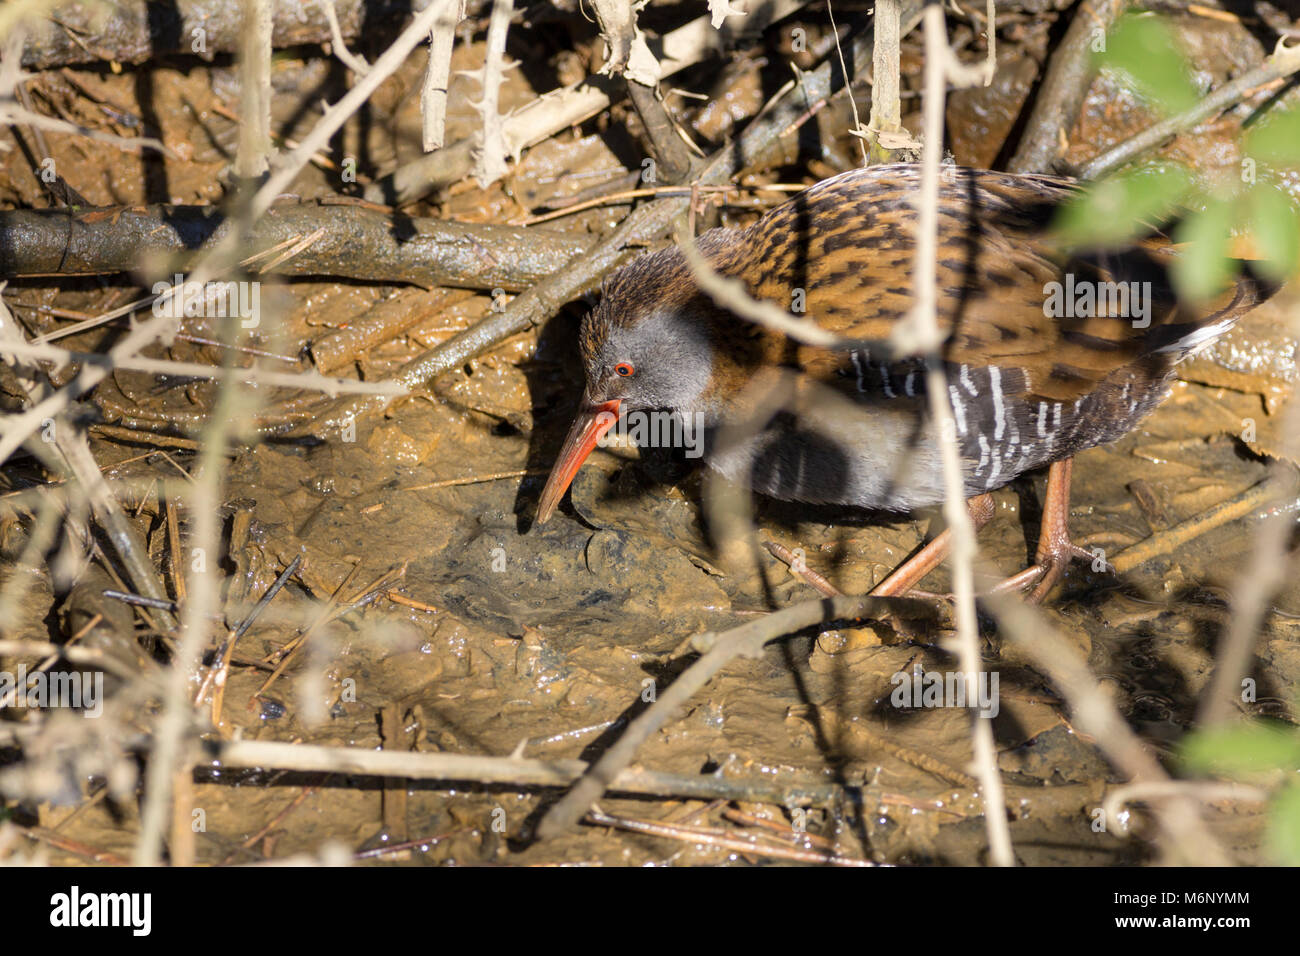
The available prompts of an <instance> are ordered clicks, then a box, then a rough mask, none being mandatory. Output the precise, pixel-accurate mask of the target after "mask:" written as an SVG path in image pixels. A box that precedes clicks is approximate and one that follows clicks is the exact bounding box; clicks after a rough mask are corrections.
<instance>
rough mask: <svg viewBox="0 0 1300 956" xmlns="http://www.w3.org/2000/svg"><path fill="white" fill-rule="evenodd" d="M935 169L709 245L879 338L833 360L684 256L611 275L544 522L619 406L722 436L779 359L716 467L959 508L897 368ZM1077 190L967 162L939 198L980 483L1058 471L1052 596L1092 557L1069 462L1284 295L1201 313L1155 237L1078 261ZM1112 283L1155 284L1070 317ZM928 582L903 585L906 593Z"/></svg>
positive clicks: (941, 292) (706, 249) (959, 391)
mask: <svg viewBox="0 0 1300 956" xmlns="http://www.w3.org/2000/svg"><path fill="white" fill-rule="evenodd" d="M919 177H920V174H919V168H918V167H915V166H912V165H892V166H877V167H872V168H869V169H859V170H853V171H850V172H847V173H843V174H841V175H839V176H835V177H833V178H831V179H828V180H825V181H823V182H821V183H818V184H817V185H815V186H813V187H811V188H810V189H808V190H807V191H805V192H803V193H801V194H799V195H798V196H796V197H795V198H793V199H792V200H790V201H789V202H787V203H785V204H783V205H781V206H779V207H777V208H775V209H773V210H771V211H770V212H768V213H767V214H766V215H764V216H763V217H762V218H761V219H759V220H758V221H757V222H756V223H754V224H753V225H752V226H750V227H749V228H747V229H743V230H728V229H714V230H711V231H709V232H706V233H705V234H704V235H702V236H701V237H700V238H699V240H698V244H699V248H700V250H701V252H702V253H703V254H704V256H705V257H706V258H707V259H708V261H709V262H710V263H711V264H712V266H713V268H714V269H715V270H717V271H718V272H720V273H722V274H724V275H727V276H731V277H734V278H738V279H740V280H741V281H742V282H743V283H744V285H745V287H746V289H747V290H748V292H749V293H750V295H752V296H754V297H755V298H759V299H765V300H768V301H771V302H774V303H776V304H777V305H779V306H781V307H783V308H786V309H792V308H793V310H794V311H795V312H796V314H798V305H799V302H798V300H799V299H800V298H802V305H803V315H804V317H805V318H806V320H807V321H808V322H811V323H815V324H816V325H818V326H820V327H821V328H823V329H826V330H829V331H832V332H835V333H837V334H838V335H840V336H843V337H844V338H846V339H853V340H858V341H865V342H870V343H875V342H878V343H880V344H879V346H875V345H868V346H867V347H864V348H859V349H855V350H851V351H845V350H829V349H824V348H815V347H811V346H807V345H802V344H799V343H797V342H794V341H793V340H791V339H789V338H788V337H786V336H785V335H782V334H781V333H778V332H775V331H773V330H771V329H768V328H766V327H762V326H757V325H754V324H752V323H750V322H748V321H745V320H743V319H740V318H737V317H735V316H733V315H732V314H731V313H729V312H727V311H726V310H724V309H722V308H720V307H719V306H717V305H716V304H715V303H714V302H713V300H712V299H711V298H709V297H708V296H707V295H706V294H704V293H703V292H701V291H700V290H699V289H698V287H697V286H696V284H695V282H694V280H693V278H692V275H691V271H690V267H689V266H688V264H687V263H686V261H685V258H684V257H683V256H682V255H681V253H680V252H679V251H678V250H676V249H671V248H670V249H665V250H662V251H659V252H656V253H653V254H650V255H646V256H643V257H641V258H640V259H637V260H635V261H634V262H632V263H631V264H630V265H628V266H627V267H625V268H623V269H621V270H619V271H618V272H616V273H615V274H613V275H612V276H610V277H609V279H608V280H607V281H606V283H605V286H604V289H603V290H602V298H601V302H600V304H599V305H598V306H597V308H596V309H595V310H594V311H593V312H592V313H591V314H590V315H589V316H588V317H587V318H586V319H585V320H584V322H583V325H582V330H581V333H580V337H579V347H580V349H581V352H582V357H583V362H584V365H585V367H586V372H587V390H586V393H585V394H584V397H583V406H582V411H581V412H580V414H579V418H578V421H576V422H575V423H574V426H573V429H572V430H571V431H570V434H569V437H568V439H567V440H566V443H565V447H564V449H563V451H562V453H561V456H560V459H559V461H557V464H556V466H555V469H554V471H553V472H552V474H551V478H550V481H549V482H548V483H547V487H546V489H545V490H544V491H543V494H542V500H541V505H540V507H539V513H538V520H539V521H546V520H547V519H548V518H549V517H550V515H551V513H552V511H553V510H554V508H555V506H556V505H557V504H558V502H559V499H560V497H561V496H562V495H563V493H564V490H565V488H567V486H568V484H569V483H570V481H571V480H572V478H573V475H574V474H575V473H576V471H577V469H578V467H579V466H580V465H581V463H582V461H583V460H584V459H585V458H586V456H587V454H588V453H589V452H590V451H591V448H592V447H593V446H594V444H595V442H596V441H597V439H598V438H599V437H600V435H601V434H603V432H604V430H605V428H606V427H608V424H609V423H610V422H612V420H613V418H614V416H615V415H616V414H617V413H619V412H628V411H647V410H651V409H667V410H671V411H672V412H674V413H676V414H677V415H678V416H681V417H682V418H684V419H685V418H694V417H695V416H699V417H700V418H702V419H703V421H704V422H705V424H706V426H707V428H708V429H709V430H710V432H711V433H712V432H716V430H717V429H718V428H721V427H722V426H723V425H725V424H726V423H727V422H728V421H731V420H733V419H735V418H736V417H737V416H738V415H739V414H740V413H741V409H740V406H739V404H738V403H739V402H740V401H741V396H742V394H743V393H744V389H745V387H746V386H747V385H748V384H749V383H750V382H753V381H754V380H755V379H757V378H759V377H761V376H764V375H769V374H770V373H771V372H772V371H773V370H775V369H785V370H788V371H790V372H793V373H794V374H795V375H796V377H797V385H796V388H795V398H794V400H793V402H792V403H791V406H790V407H789V408H788V409H787V411H786V412H784V413H783V414H781V415H779V416H778V417H777V418H776V419H774V420H773V421H772V422H771V423H770V424H769V425H768V426H767V427H766V429H765V430H764V431H763V432H762V433H761V434H759V435H757V436H754V437H753V438H752V439H751V440H750V441H748V442H746V443H745V444H744V445H743V447H740V448H737V449H731V450H720V449H718V448H716V447H714V446H712V445H710V449H709V451H708V452H707V453H706V456H707V460H708V463H709V464H710V465H711V466H712V467H714V468H716V469H718V470H720V471H722V472H724V473H726V474H729V475H732V476H740V475H742V474H748V475H749V478H750V483H751V485H752V486H753V487H754V488H755V490H758V491H760V492H763V493H765V494H768V495H771V496H773V497H776V498H781V499H786V500H797V501H809V502H817V503H826V504H844V505H853V506H859V507H866V508H883V509H890V510H910V509H913V508H916V507H920V506H923V505H927V504H933V503H935V502H937V501H939V500H942V496H943V489H942V479H941V475H940V469H939V466H938V460H939V458H938V456H939V445H938V442H939V439H938V436H937V434H936V433H935V429H934V427H933V425H932V423H931V422H930V420H929V415H928V411H927V399H926V396H925V374H924V368H923V366H922V364H921V363H920V362H919V361H916V360H901V361H893V360H890V358H889V352H888V349H887V347H886V343H887V342H888V341H889V338H890V333H891V331H892V330H893V327H894V324H895V323H896V322H898V320H899V319H901V318H902V317H903V316H904V315H905V314H906V313H907V311H908V310H909V309H910V308H911V304H912V290H911V269H912V260H913V235H914V233H915V228H916V211H915V205H914V203H915V199H916V196H917V194H918V191H919ZM1074 189H1075V186H1074V184H1073V183H1071V182H1070V181H1067V180H1062V179H1057V178H1053V177H1048V176H1030V175H1013V174H1007V173H996V172H988V171H980V170H970V169H957V168H947V169H945V171H944V175H943V177H941V188H940V201H939V246H938V254H937V257H936V261H937V280H938V319H939V323H940V326H941V330H942V331H943V332H944V334H945V335H946V342H945V346H944V354H943V357H944V362H945V369H946V372H947V375H948V382H949V389H948V391H949V398H950V401H951V403H952V407H953V412H954V416H955V419H956V426H957V440H958V445H959V448H960V451H961V456H962V459H963V467H964V474H965V491H966V494H967V495H968V496H971V497H974V496H977V495H980V494H983V493H985V492H987V491H990V490H992V489H994V488H997V487H1000V486H1001V485H1004V484H1006V483H1007V482H1009V481H1010V480H1011V479H1012V478H1014V477H1015V476H1016V475H1018V474H1020V473H1022V472H1024V471H1027V470H1030V469H1033V468H1037V467H1041V466H1043V465H1047V464H1053V465H1054V467H1053V470H1052V472H1051V475H1050V479H1049V499H1050V501H1051V502H1052V507H1051V508H1049V509H1047V511H1048V513H1047V515H1046V517H1045V523H1044V536H1043V540H1042V541H1040V548H1039V555H1038V561H1039V573H1038V574H1037V575H1036V576H1033V578H1032V579H1031V581H1030V583H1032V580H1037V581H1038V583H1039V589H1038V591H1037V592H1035V593H1036V594H1038V595H1039V596H1040V597H1041V596H1042V594H1045V593H1046V588H1047V587H1050V585H1051V583H1052V582H1053V581H1054V580H1056V579H1057V578H1058V577H1059V575H1060V573H1061V570H1062V569H1063V567H1064V564H1065V563H1066V559H1067V558H1068V557H1069V555H1070V554H1073V553H1075V552H1076V551H1077V549H1074V547H1073V545H1071V544H1070V543H1069V540H1068V535H1066V534H1065V531H1064V519H1065V503H1066V501H1068V498H1067V497H1066V495H1067V492H1068V474H1069V470H1068V465H1066V464H1061V463H1064V462H1068V460H1069V458H1070V457H1071V456H1072V455H1074V454H1075V453H1077V452H1079V451H1081V450H1083V449H1085V448H1090V447H1092V446H1094V445H1099V444H1104V443H1106V442H1110V441H1114V440H1115V439H1117V438H1119V437H1120V436H1121V435H1123V434H1125V433H1126V432H1127V431H1129V430H1131V429H1132V428H1133V427H1134V426H1135V425H1136V424H1137V422H1138V421H1140V420H1141V418H1142V417H1143V416H1145V415H1146V414H1147V413H1148V412H1150V411H1151V410H1152V409H1153V408H1154V407H1155V406H1156V405H1157V404H1158V403H1159V402H1160V401H1161V399H1162V398H1163V397H1164V395H1165V394H1166V392H1167V391H1168V387H1169V382H1170V380H1171V378H1172V375H1173V369H1174V366H1175V365H1176V364H1177V362H1178V361H1180V360H1181V359H1182V358H1184V357H1186V355H1188V354H1190V353H1191V352H1192V351H1194V350H1195V349H1197V348H1199V347H1200V346H1202V345H1203V344H1205V343H1206V342H1208V341H1210V340H1211V339H1212V338H1213V337H1214V336H1215V335H1217V334H1219V333H1221V332H1222V331H1225V330H1226V329H1227V328H1228V326H1229V325H1231V323H1232V322H1233V321H1235V319H1236V318H1237V317H1238V316H1239V315H1241V314H1243V313H1244V312H1246V311H1247V310H1249V309H1250V308H1251V307H1253V306H1254V305H1255V304H1257V303H1258V302H1260V301H1262V300H1263V299H1264V298H1266V297H1267V296H1268V295H1269V294H1270V292H1271V290H1270V289H1268V288H1266V287H1265V286H1263V285H1262V284H1260V283H1259V282H1257V281H1255V280H1254V279H1251V278H1249V277H1245V278H1242V279H1240V280H1239V281H1238V282H1237V283H1235V284H1234V285H1233V286H1232V287H1231V288H1229V289H1227V290H1226V291H1225V292H1224V293H1223V294H1222V295H1221V296H1220V297H1219V298H1218V299H1217V300H1216V301H1214V302H1211V303H1208V304H1207V305H1205V306H1204V307H1202V308H1200V309H1192V308H1190V307H1188V306H1186V305H1184V304H1180V303H1179V302H1178V300H1177V298H1176V297H1175V295H1174V293H1173V290H1172V288H1171V286H1170V282H1169V277H1168V273H1167V266H1168V265H1169V263H1170V262H1171V261H1172V258H1173V256H1174V255H1175V253H1174V252H1173V251H1172V249H1171V248H1170V245H1169V243H1168V241H1167V240H1166V239H1165V238H1164V237H1163V236H1161V235H1160V234H1158V233H1155V232H1153V233H1152V235H1151V236H1149V237H1148V238H1146V239H1144V240H1143V241H1141V242H1139V243H1136V244H1134V245H1133V246H1132V247H1131V248H1128V249H1126V250H1124V251H1123V252H1115V253H1106V252H1097V253H1090V254H1073V255H1067V254H1065V253H1063V252H1062V251H1061V250H1060V249H1059V248H1057V247H1056V245H1055V244H1054V243H1053V241H1052V239H1051V233H1050V226H1051V222H1052V219H1053V217H1054V216H1055V213H1056V211H1057V209H1058V207H1059V206H1060V204H1061V203H1062V201H1064V200H1065V199H1067V198H1068V197H1069V196H1070V195H1071V194H1072V193H1073V191H1074ZM1053 283H1057V284H1059V287H1058V286H1053ZM1106 283H1123V284H1126V285H1124V286H1122V288H1125V289H1132V290H1138V291H1139V292H1141V293H1145V294H1144V295H1140V296H1139V297H1138V298H1136V299H1133V300H1131V301H1129V302H1127V303H1122V302H1120V301H1119V300H1118V299H1113V300H1108V304H1107V305H1105V306H1103V307H1102V308H1100V309H1094V310H1091V314H1087V313H1088V310H1084V314H1080V315H1078V316H1072V315H1071V314H1062V312H1063V311H1064V307H1065V302H1064V300H1065V298H1070V299H1071V300H1073V296H1067V292H1069V291H1071V290H1080V289H1084V288H1091V289H1093V290H1094V291H1096V290H1102V291H1103V292H1104V291H1105V290H1108V289H1109V290H1110V291H1112V292H1114V291H1116V290H1118V289H1119V288H1121V286H1113V285H1112V286H1107V285H1104V284H1106ZM1130 283H1136V284H1137V285H1133V286H1129V285H1127V284H1130ZM1053 291H1055V292H1057V293H1058V295H1057V296H1056V297H1053V295H1052V293H1053ZM1125 304H1127V309H1125V308H1123V306H1124V305H1125ZM1144 304H1145V306H1146V308H1145V309H1143V308H1139V306H1142V305H1144ZM1049 306H1055V308H1053V307H1049ZM1112 306H1121V308H1118V309H1116V308H1113V307H1112ZM1117 312H1121V313H1123V314H1115V313H1117ZM828 388H829V389H830V390H832V392H833V393H834V394H836V395H838V396H840V397H844V398H848V399H849V400H850V402H851V405H848V406H847V407H849V408H850V409H851V410H850V411H849V412H847V413H846V412H844V411H843V409H844V408H845V407H846V403H844V402H843V401H840V402H832V403H828V402H827V401H826V399H825V396H826V395H827V394H828V393H827V391H826V390H827V389H828ZM819 396H821V397H819ZM831 407H835V408H837V409H839V410H838V411H836V412H834V413H833V414H832V413H830V412H829V411H828V409H830V408H831ZM1062 485H1066V487H1062ZM1049 524H1050V525H1051V526H1050V527H1049ZM933 563H937V562H932V563H930V564H929V566H933ZM924 570H928V567H926V568H925V569H924ZM924 570H921V569H918V568H912V569H911V570H910V571H909V572H908V573H907V574H905V575H903V577H902V578H901V579H898V580H895V579H893V578H891V580H894V581H895V583H894V584H892V585H890V588H892V590H890V589H887V590H886V592H885V593H898V592H899V591H900V590H903V589H905V587H909V586H911V585H913V584H915V583H916V580H919V578H918V576H917V572H918V571H920V573H924ZM1022 583H1024V582H1022Z"/></svg>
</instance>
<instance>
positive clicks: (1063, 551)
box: [993, 535, 1114, 604]
mask: <svg viewBox="0 0 1300 956" xmlns="http://www.w3.org/2000/svg"><path fill="white" fill-rule="evenodd" d="M1075 560H1079V561H1087V562H1088V563H1089V564H1091V565H1093V566H1096V564H1097V563H1098V562H1099V561H1100V562H1101V564H1102V565H1103V567H1104V569H1105V570H1108V571H1113V570H1114V568H1112V567H1111V566H1110V565H1109V564H1106V563H1105V560H1104V559H1103V558H1100V557H1099V555H1098V553H1097V552H1094V551H1089V550H1087V549H1086V548H1081V547H1079V546H1078V545H1077V544H1075V543H1074V542H1073V541H1071V540H1070V539H1069V537H1067V536H1065V535H1061V536H1059V537H1057V536H1053V539H1052V540H1051V541H1049V542H1047V543H1046V546H1044V545H1043V544H1042V543H1040V544H1039V548H1038V553H1037V554H1036V555H1035V557H1034V563H1033V564H1031V565H1030V566H1029V567H1027V568H1025V570H1023V571H1021V572H1020V573H1019V574H1013V575H1012V576H1011V577H1009V578H1007V579H1006V580H1005V581H1002V582H1000V583H998V584H997V585H995V586H994V588H993V593H994V594H1006V593H1009V592H1015V591H1029V593H1028V594H1026V595H1025V601H1026V602H1027V603H1029V604H1041V603H1043V601H1044V600H1045V599H1046V598H1047V595H1048V594H1049V593H1051V590H1052V588H1054V587H1056V585H1057V584H1058V583H1059V582H1060V580H1061V578H1063V577H1065V571H1066V569H1067V568H1068V567H1069V566H1070V562H1071V561H1075ZM1031 588H1032V589H1033V590H1030V589H1031Z"/></svg>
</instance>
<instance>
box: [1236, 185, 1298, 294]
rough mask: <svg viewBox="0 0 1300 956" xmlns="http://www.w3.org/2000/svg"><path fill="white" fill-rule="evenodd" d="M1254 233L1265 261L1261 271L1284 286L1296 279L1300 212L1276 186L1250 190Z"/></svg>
mask: <svg viewBox="0 0 1300 956" xmlns="http://www.w3.org/2000/svg"><path fill="white" fill-rule="evenodd" d="M1247 212H1248V215H1249V216H1250V224H1249V225H1250V232H1251V235H1253V236H1254V237H1255V246H1256V249H1257V251H1258V252H1259V254H1260V255H1262V256H1263V257H1264V258H1263V259H1261V260H1259V262H1258V263H1257V268H1258V269H1259V271H1260V272H1261V273H1262V274H1263V275H1264V276H1266V277H1267V278H1269V279H1273V280H1274V281H1277V282H1282V281H1284V280H1286V279H1289V278H1290V277H1291V276H1293V275H1295V271H1296V264H1297V263H1298V262H1300V210H1297V209H1296V206H1295V203H1294V202H1293V201H1292V199H1291V196H1290V194H1289V193H1287V192H1286V191H1285V190H1283V189H1281V188H1279V187H1278V186H1275V185H1274V184H1272V183H1265V182H1261V183H1257V184H1255V185H1254V186H1252V187H1251V188H1250V203H1249V206H1248V209H1247Z"/></svg>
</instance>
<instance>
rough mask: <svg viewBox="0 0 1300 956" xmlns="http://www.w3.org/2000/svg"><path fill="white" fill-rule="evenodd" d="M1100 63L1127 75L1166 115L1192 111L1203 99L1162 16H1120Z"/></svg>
mask: <svg viewBox="0 0 1300 956" xmlns="http://www.w3.org/2000/svg"><path fill="white" fill-rule="evenodd" d="M1101 64H1102V65H1103V66H1109V67H1113V68H1114V69H1117V70H1120V71H1122V72H1124V73H1126V74H1128V76H1129V77H1130V78H1131V79H1132V81H1133V86H1134V88H1135V89H1136V90H1137V91H1138V92H1139V93H1141V94H1142V96H1143V97H1145V98H1146V99H1148V100H1150V101H1151V104H1152V105H1153V106H1154V107H1155V108H1156V109H1158V110H1159V111H1160V112H1162V113H1164V114H1165V115H1167V116H1173V115H1176V114H1178V113H1181V112H1183V111H1184V110H1189V109H1191V108H1192V107H1193V106H1195V105H1196V104H1197V102H1199V101H1200V99H1201V94H1200V92H1199V91H1198V90H1197V89H1196V86H1195V85H1194V84H1193V83H1192V80H1191V76H1190V74H1189V72H1188V68H1187V58H1186V57H1185V56H1184V55H1183V52H1182V51H1181V50H1180V49H1179V48H1178V44H1177V43H1176V42H1175V40H1174V31H1173V29H1172V28H1171V27H1170V25H1169V23H1168V21H1166V20H1165V19H1164V18H1163V17H1152V16H1134V15H1130V16H1125V17H1121V18H1120V21H1119V23H1118V24H1117V25H1116V27H1115V29H1114V30H1113V31H1112V32H1111V34H1110V35H1109V36H1108V37H1107V38H1106V52H1105V53H1104V54H1102V56H1101Z"/></svg>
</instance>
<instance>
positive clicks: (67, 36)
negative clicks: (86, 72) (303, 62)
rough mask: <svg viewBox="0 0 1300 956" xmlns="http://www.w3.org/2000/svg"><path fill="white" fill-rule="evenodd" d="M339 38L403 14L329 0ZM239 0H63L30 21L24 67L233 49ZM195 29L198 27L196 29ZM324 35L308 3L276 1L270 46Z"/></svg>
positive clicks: (376, 2)
mask: <svg viewBox="0 0 1300 956" xmlns="http://www.w3.org/2000/svg"><path fill="white" fill-rule="evenodd" d="M333 2H334V9H335V11H336V12H337V13H338V19H339V27H340V29H341V30H342V33H343V36H344V37H346V38H349V39H350V38H352V37H356V36H359V35H361V32H362V27H363V25H364V26H366V27H368V28H371V29H373V27H374V26H376V25H381V24H384V23H392V22H393V21H394V20H397V21H399V22H400V19H401V18H402V17H403V16H404V15H405V14H406V13H407V12H409V10H410V8H411V5H410V4H409V3H407V2H399V0H333ZM242 22H243V14H242V12H241V4H240V0H175V2H173V3H149V2H147V0H115V2H113V3H111V4H101V3H65V4H60V5H59V7H58V8H57V9H56V10H54V11H53V12H52V13H51V14H50V16H48V17H44V18H41V19H39V20H36V21H33V22H32V23H30V24H29V25H28V36H27V41H26V43H24V44H23V66H25V67H28V68H29V69H36V70H45V69H49V68H50V67H54V66H67V65H70V64H73V63H94V62H97V61H116V62H118V63H143V62H145V61H146V60H152V59H154V58H156V57H160V56H166V55H169V54H182V55H185V56H190V55H193V56H199V57H202V58H204V59H207V60H210V59H212V58H213V56H215V55H216V54H218V53H234V52H235V51H236V50H238V49H239V30H240V25H241V24H242ZM196 31H202V32H201V33H198V32H196ZM329 40H330V24H329V19H328V18H327V17H326V15H325V13H324V12H323V11H322V10H321V9H320V7H319V6H318V5H316V4H314V3H302V2H299V0H276V2H275V11H274V20H273V22H272V31H271V43H272V45H273V46H276V47H287V46H298V45H300V44H305V43H326V42H328V41H329Z"/></svg>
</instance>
